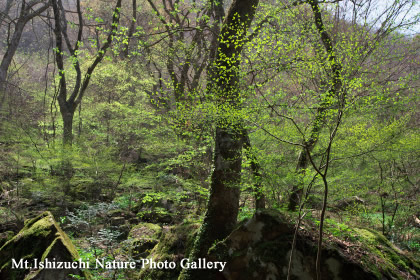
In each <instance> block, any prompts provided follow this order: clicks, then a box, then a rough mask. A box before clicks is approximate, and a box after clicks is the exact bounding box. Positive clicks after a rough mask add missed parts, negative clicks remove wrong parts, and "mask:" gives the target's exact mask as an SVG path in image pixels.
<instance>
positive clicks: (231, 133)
mask: <svg viewBox="0 0 420 280" xmlns="http://www.w3.org/2000/svg"><path fill="white" fill-rule="evenodd" d="M257 5H258V0H234V1H233V2H232V4H231V7H230V9H229V12H228V14H227V16H226V18H225V20H224V22H223V26H222V30H221V32H220V38H219V48H218V51H217V55H216V60H215V65H214V67H215V69H214V75H213V76H211V77H209V79H210V82H209V83H213V85H214V86H213V87H212V88H211V89H212V92H211V93H212V94H215V96H216V100H217V102H218V108H219V112H220V117H219V120H218V122H217V124H216V125H217V127H216V143H215V145H216V147H215V156H214V170H213V174H212V177H211V186H210V197H209V202H208V206H207V212H206V214H205V217H204V221H203V225H202V226H201V228H200V231H199V233H198V236H197V238H196V241H195V243H194V247H193V250H192V252H191V256H190V259H192V260H196V259H198V258H203V257H206V255H207V252H208V250H209V248H210V246H211V245H212V244H213V243H214V242H215V241H216V240H222V239H223V238H225V237H226V236H227V235H228V234H229V233H230V232H231V231H232V230H233V228H234V226H235V224H236V221H237V216H238V211H239V194H240V190H239V183H240V179H241V168H242V147H243V129H242V122H241V118H240V117H238V113H239V109H240V101H239V89H238V79H239V78H238V69H239V65H240V54H241V52H242V48H243V45H244V41H245V40H244V39H245V35H246V32H247V30H248V28H249V26H250V24H251V22H252V19H253V17H254V14H255V10H256V7H257ZM215 273H217V270H216V271H215V270H204V269H201V270H198V269H194V270H183V272H182V273H181V275H180V277H179V279H182V280H187V279H188V280H196V279H200V280H205V279H214V278H215Z"/></svg>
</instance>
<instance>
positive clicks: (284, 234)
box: [208, 210, 419, 280]
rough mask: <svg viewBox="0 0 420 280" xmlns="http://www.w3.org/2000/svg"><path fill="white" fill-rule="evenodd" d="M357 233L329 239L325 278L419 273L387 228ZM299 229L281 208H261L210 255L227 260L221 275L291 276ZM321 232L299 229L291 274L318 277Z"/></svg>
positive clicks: (236, 279)
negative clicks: (343, 239)
mask: <svg viewBox="0 0 420 280" xmlns="http://www.w3.org/2000/svg"><path fill="white" fill-rule="evenodd" d="M311 231H312V232H311ZM351 234H353V241H352V242H339V240H338V239H335V238H333V237H331V238H329V239H328V240H327V241H326V242H324V244H325V246H324V247H325V248H324V249H323V251H322V279H323V280H354V279H357V280H369V279H380V280H385V279H390V280H391V279H413V280H414V279H417V277H418V274H419V266H418V264H417V263H415V262H414V261H412V260H411V259H410V258H408V257H406V256H404V255H403V254H401V252H399V250H398V249H397V248H396V247H395V246H393V245H392V244H391V243H390V242H389V241H387V240H386V238H385V237H383V236H382V235H381V234H379V233H377V232H375V231H373V230H370V229H354V231H353V232H352V233H351ZM293 235H294V226H293V224H292V223H291V222H290V221H288V220H287V219H286V218H285V217H284V216H283V215H282V214H280V213H279V212H276V211H267V210H266V211H263V212H258V213H257V214H255V215H254V217H253V218H252V219H250V220H249V221H247V222H245V223H243V224H242V225H241V226H239V227H238V228H237V229H236V230H234V231H233V232H232V233H231V234H230V235H229V236H228V237H227V238H226V239H225V240H223V241H221V242H218V243H217V244H215V245H214V246H213V247H212V248H211V249H210V251H209V257H208V261H226V262H227V264H226V267H225V269H224V271H223V272H214V273H215V274H216V275H215V279H226V280H260V279H261V280H263V279H264V280H265V279H270V280H275V279H280V280H282V279H286V277H287V271H288V264H289V259H290V253H291V244H292V240H293ZM316 236H317V235H316V230H315V229H302V230H300V231H299V234H298V236H297V237H298V238H297V242H296V248H295V251H294V257H293V260H292V266H291V277H290V279H294V280H312V279H316V274H315V261H316V251H317V246H316V240H317V237H316Z"/></svg>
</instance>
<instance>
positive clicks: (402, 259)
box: [353, 228, 420, 279]
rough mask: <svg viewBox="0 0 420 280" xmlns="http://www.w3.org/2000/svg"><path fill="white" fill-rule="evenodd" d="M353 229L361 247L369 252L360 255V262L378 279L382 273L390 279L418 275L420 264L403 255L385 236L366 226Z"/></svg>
mask: <svg viewBox="0 0 420 280" xmlns="http://www.w3.org/2000/svg"><path fill="white" fill-rule="evenodd" d="M353 231H354V233H355V235H356V237H357V239H358V240H359V242H360V246H361V248H363V249H364V251H366V252H370V254H366V255H364V256H362V263H363V264H364V265H365V266H367V267H368V268H369V270H371V271H372V272H373V273H375V275H376V276H377V277H378V278H379V279H380V277H381V276H382V275H387V276H388V277H390V279H410V278H408V277H409V276H410V275H413V277H414V276H415V277H419V274H420V265H419V264H418V263H416V261H414V260H413V259H412V258H411V257H410V256H408V255H405V254H404V253H403V252H402V251H401V250H400V249H398V248H397V247H396V246H395V245H393V244H392V243H391V242H390V241H389V240H388V239H386V237H385V236H383V235H382V234H380V233H379V232H377V231H374V230H372V229H368V228H354V229H353ZM372 257H373V258H374V261H373V260H372ZM402 273H403V275H402ZM405 274H407V276H405ZM416 279H417V278H416Z"/></svg>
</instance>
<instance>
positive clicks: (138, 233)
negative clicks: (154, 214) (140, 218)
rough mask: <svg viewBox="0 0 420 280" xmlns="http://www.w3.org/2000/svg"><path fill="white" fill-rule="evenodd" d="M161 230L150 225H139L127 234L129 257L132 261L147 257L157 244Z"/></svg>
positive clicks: (157, 226)
mask: <svg viewBox="0 0 420 280" xmlns="http://www.w3.org/2000/svg"><path fill="white" fill-rule="evenodd" d="M161 233H162V228H161V227H160V226H159V225H156V224H151V223H140V224H138V225H136V226H134V227H133V228H132V229H131V230H130V233H129V234H128V240H129V241H130V252H129V253H130V255H131V257H132V258H134V259H139V258H145V257H147V256H148V255H149V254H150V252H151V250H152V249H153V248H154V247H155V245H156V244H157V243H158V242H159V237H160V235H161Z"/></svg>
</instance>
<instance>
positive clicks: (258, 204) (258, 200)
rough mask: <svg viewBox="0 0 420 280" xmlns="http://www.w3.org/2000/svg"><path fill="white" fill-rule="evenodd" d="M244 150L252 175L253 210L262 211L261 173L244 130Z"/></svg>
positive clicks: (263, 205)
mask: <svg viewBox="0 0 420 280" xmlns="http://www.w3.org/2000/svg"><path fill="white" fill-rule="evenodd" d="M244 149H245V150H246V156H247V157H248V159H249V161H250V162H251V170H252V175H253V176H254V180H255V183H254V186H253V192H254V196H255V209H256V210H258V209H264V208H265V195H264V193H263V190H262V184H261V173H260V163H259V162H258V159H257V157H256V156H255V154H254V153H253V152H252V147H251V140H250V139H249V135H248V131H246V130H244Z"/></svg>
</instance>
